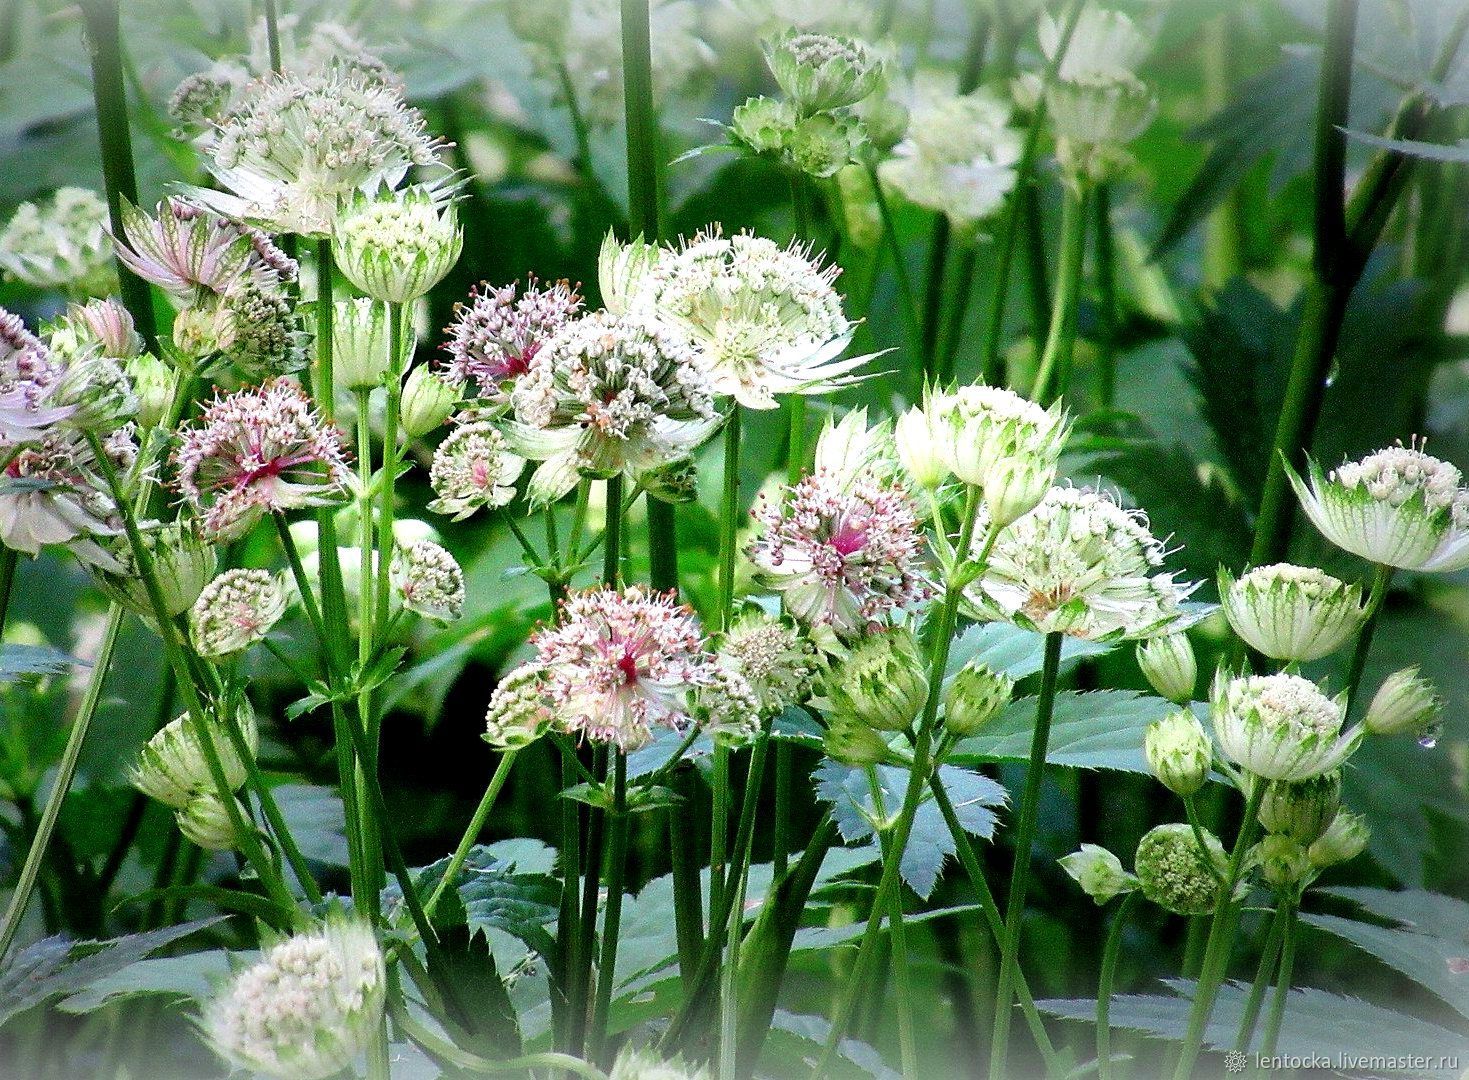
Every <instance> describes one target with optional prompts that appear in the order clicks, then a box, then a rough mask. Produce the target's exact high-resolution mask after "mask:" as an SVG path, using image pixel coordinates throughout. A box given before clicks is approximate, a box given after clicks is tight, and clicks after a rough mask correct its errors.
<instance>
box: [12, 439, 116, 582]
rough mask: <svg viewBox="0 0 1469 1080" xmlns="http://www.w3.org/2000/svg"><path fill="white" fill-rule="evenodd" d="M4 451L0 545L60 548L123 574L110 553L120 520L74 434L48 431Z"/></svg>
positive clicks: (26, 549) (34, 551)
mask: <svg viewBox="0 0 1469 1080" xmlns="http://www.w3.org/2000/svg"><path fill="white" fill-rule="evenodd" d="M7 453H10V458H9V460H8V461H6V462H5V464H4V466H3V467H0V544H4V545H5V546H6V547H8V548H11V549H13V550H15V551H19V552H21V553H23V554H26V555H39V554H40V552H41V549H42V548H43V547H48V546H50V545H58V546H60V545H64V546H66V547H68V548H69V549H70V550H71V552H72V553H73V554H74V555H76V556H77V558H78V559H80V560H81V561H82V562H84V563H86V564H87V565H89V566H92V567H95V568H97V569H101V570H106V571H109V572H111V573H118V574H120V573H124V572H125V571H126V569H127V567H126V565H125V564H124V563H122V562H121V561H119V560H118V558H117V557H116V556H115V555H114V554H113V552H112V543H113V540H114V539H115V538H116V537H117V536H119V535H120V534H121V533H122V524H121V518H120V517H119V515H118V513H117V507H116V505H115V504H114V503H113V501H112V495H111V493H110V492H109V490H108V488H107V485H106V483H105V482H104V481H103V479H102V477H101V476H100V475H99V474H98V471H97V462H96V459H95V457H94V456H93V454H92V451H91V448H90V447H89V446H88V445H87V444H86V443H84V442H82V441H81V439H80V438H78V437H77V436H76V435H75V434H74V433H73V432H70V431H63V430H52V431H48V432H46V433H45V434H44V435H43V436H42V437H41V438H39V439H37V440H35V441H34V442H33V443H32V444H29V445H25V446H22V447H21V448H20V449H19V450H16V451H14V452H10V451H9V450H7Z"/></svg>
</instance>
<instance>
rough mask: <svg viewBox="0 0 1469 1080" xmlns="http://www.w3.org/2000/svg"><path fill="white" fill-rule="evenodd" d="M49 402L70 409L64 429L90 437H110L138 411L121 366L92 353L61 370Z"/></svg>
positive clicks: (108, 357) (129, 383)
mask: <svg viewBox="0 0 1469 1080" xmlns="http://www.w3.org/2000/svg"><path fill="white" fill-rule="evenodd" d="M49 401H50V403H51V404H53V405H56V406H59V407H61V408H64V409H70V410H71V413H70V415H68V416H67V418H66V424H67V426H69V427H72V428H75V429H76V430H77V431H80V432H84V433H86V432H90V433H91V434H93V435H109V434H111V433H112V432H114V431H116V430H118V429H119V428H121V427H122V426H123V425H124V424H126V423H127V422H128V421H129V420H131V419H132V418H133V417H134V416H135V415H137V412H138V397H137V395H136V394H134V393H133V385H132V382H131V381H130V380H129V379H128V377H127V373H126V372H124V371H123V367H122V364H121V363H119V362H118V361H117V360H114V359H113V358H112V357H110V356H103V355H101V354H100V353H93V352H87V353H85V354H84V355H82V356H79V357H77V358H76V359H74V360H72V361H71V362H70V363H68V364H67V365H66V366H65V367H64V368H63V369H62V372H61V377H60V378H58V379H57V380H56V385H55V386H54V387H53V388H52V391H51V395H50V399H49Z"/></svg>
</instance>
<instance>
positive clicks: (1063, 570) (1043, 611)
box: [964, 487, 1198, 641]
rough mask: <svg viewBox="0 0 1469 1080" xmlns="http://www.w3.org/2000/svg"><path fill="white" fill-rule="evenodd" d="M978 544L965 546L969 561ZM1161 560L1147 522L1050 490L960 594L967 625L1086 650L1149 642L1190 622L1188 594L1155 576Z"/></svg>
mask: <svg viewBox="0 0 1469 1080" xmlns="http://www.w3.org/2000/svg"><path fill="white" fill-rule="evenodd" d="M982 544H983V539H982V538H981V537H979V536H976V537H975V549H976V553H977V552H978V550H979V548H980V547H981V546H982ZM1166 555H1167V550H1166V549H1165V548H1164V546H1163V543H1162V541H1160V540H1158V539H1157V538H1155V537H1154V536H1153V534H1152V533H1151V532H1149V531H1148V524H1147V518H1146V517H1145V516H1144V515H1143V514H1142V513H1141V512H1140V511H1137V510H1124V509H1123V508H1122V507H1120V506H1118V505H1117V503H1115V502H1114V501H1113V500H1112V499H1111V498H1110V497H1109V496H1107V495H1106V494H1105V493H1102V492H1097V491H1086V490H1082V489H1079V488H1070V487H1056V488H1052V489H1051V490H1050V491H1049V492H1047V493H1046V496H1045V498H1044V499H1042V500H1041V502H1040V504H1039V505H1038V506H1037V507H1036V508H1035V509H1034V510H1032V511H1031V512H1030V513H1028V514H1026V515H1024V516H1023V517H1021V518H1019V519H1018V520H1017V521H1015V522H1014V524H1012V525H1009V526H1007V527H1006V528H1004V529H1002V530H1001V531H1000V533H999V537H998V539H997V540H996V542H995V544H994V547H993V549H992V550H991V552H990V555H989V560H988V563H987V565H986V566H985V568H984V571H983V573H982V574H981V575H980V576H979V577H978V578H977V579H975V581H974V582H973V583H972V584H971V585H969V586H968V587H967V588H966V590H965V594H964V595H965V599H966V601H967V602H968V604H969V607H970V609H971V610H972V611H973V613H974V615H975V616H976V617H977V618H980V619H984V620H1003V621H1006V622H1012V623H1014V624H1015V625H1017V626H1020V627H1023V628H1025V629H1027V630H1034V631H1036V632H1037V633H1043V634H1047V633H1063V634H1067V635H1070V636H1072V637H1078V638H1084V639H1088V640H1093V641H1114V640H1118V639H1136V638H1147V637H1153V636H1154V635H1157V634H1163V633H1169V632H1171V631H1175V630H1181V629H1183V628H1184V627H1186V626H1187V625H1188V624H1189V623H1190V622H1191V621H1194V619H1195V618H1196V617H1197V616H1196V615H1193V614H1191V613H1190V612H1188V611H1187V610H1186V609H1185V608H1184V607H1183V602H1184V601H1185V600H1187V599H1188V597H1189V596H1190V594H1192V593H1193V591H1194V590H1195V589H1197V588H1198V585H1197V584H1184V583H1181V582H1179V581H1176V580H1175V575H1173V574H1171V573H1167V572H1164V571H1163V570H1162V566H1163V561H1164V557H1165V556H1166Z"/></svg>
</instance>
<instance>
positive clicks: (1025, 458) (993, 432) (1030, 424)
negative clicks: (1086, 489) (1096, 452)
mask: <svg viewBox="0 0 1469 1080" xmlns="http://www.w3.org/2000/svg"><path fill="white" fill-rule="evenodd" d="M935 407H936V408H937V409H938V410H939V412H940V413H941V414H943V415H945V416H946V417H947V418H948V421H949V423H948V430H947V432H946V433H945V434H946V436H947V441H946V443H945V445H944V453H945V455H946V457H947V464H948V466H949V470H950V471H951V472H952V473H953V474H954V476H955V477H957V478H958V479H959V480H962V481H963V482H964V483H966V484H975V485H977V486H978V487H979V488H980V491H981V494H982V495H983V496H984V500H985V505H986V507H987V508H988V510H989V515H990V518H989V519H990V521H991V522H992V523H996V524H999V525H1008V524H1010V523H1011V522H1013V521H1014V520H1015V519H1016V518H1018V517H1020V516H1021V515H1022V514H1024V513H1025V512H1026V511H1028V510H1030V509H1031V508H1032V507H1034V506H1035V505H1036V504H1037V503H1039V502H1040V500H1041V498H1042V496H1044V495H1045V493H1046V491H1047V489H1048V488H1049V487H1050V485H1051V482H1052V480H1053V479H1054V478H1055V474H1056V462H1057V461H1058V460H1059V458H1060V456H1061V450H1062V449H1063V448H1064V447H1065V445H1066V439H1067V438H1068V437H1069V435H1070V433H1071V420H1070V417H1069V416H1068V415H1067V414H1066V411H1065V410H1064V409H1062V408H1061V406H1060V405H1059V404H1057V405H1053V406H1051V408H1049V409H1044V408H1042V407H1041V406H1039V405H1037V404H1036V403H1035V402H1033V401H1027V400H1026V399H1025V398H1022V397H1021V396H1020V395H1019V394H1016V393H1015V392H1013V391H1011V390H1006V389H1004V388H1003V387H998V386H984V385H974V386H964V387H960V388H959V389H958V390H956V391H954V392H952V393H949V394H945V395H942V397H940V398H939V400H938V403H937V404H936V406H935Z"/></svg>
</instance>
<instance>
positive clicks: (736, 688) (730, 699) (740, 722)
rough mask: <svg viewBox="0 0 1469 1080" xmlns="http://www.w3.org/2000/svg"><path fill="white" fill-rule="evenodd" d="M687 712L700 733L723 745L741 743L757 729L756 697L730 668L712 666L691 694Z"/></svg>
mask: <svg viewBox="0 0 1469 1080" xmlns="http://www.w3.org/2000/svg"><path fill="white" fill-rule="evenodd" d="M690 711H691V712H692V714H693V716H694V718H695V720H696V721H697V722H698V724H699V728H700V730H702V731H703V732H705V733H706V734H708V735H710V736H711V737H713V738H715V739H722V740H724V741H725V742H727V743H733V744H737V745H738V744H743V743H745V742H747V741H748V740H750V739H752V738H754V736H755V735H756V734H757V733H758V732H759V730H760V717H761V715H762V710H761V707H760V698H759V697H758V696H757V695H756V693H755V690H754V688H753V687H752V686H751V685H750V683H749V680H748V679H746V678H745V677H744V676H743V675H741V674H740V673H739V672H738V671H735V670H734V669H733V668H730V667H725V666H722V665H719V664H712V665H710V666H708V667H707V668H706V669H705V672H704V681H703V682H701V683H700V684H699V686H698V688H697V689H696V690H695V691H694V693H693V695H692V698H691V705H690Z"/></svg>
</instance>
